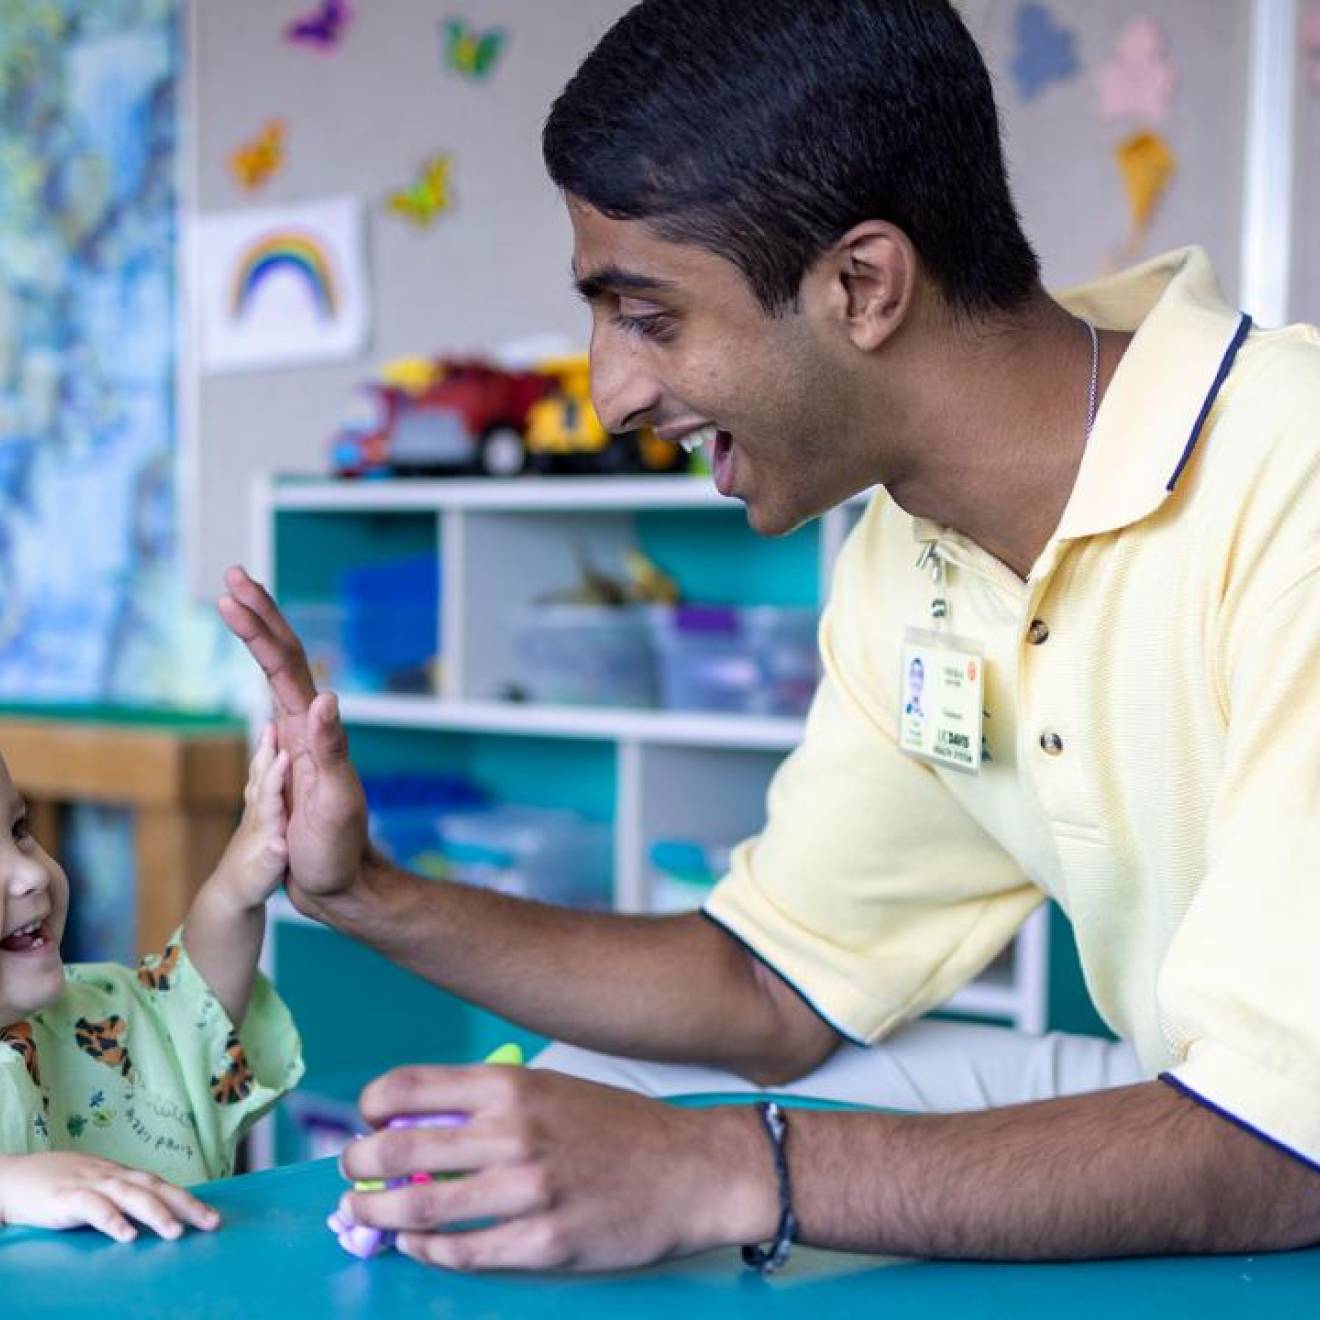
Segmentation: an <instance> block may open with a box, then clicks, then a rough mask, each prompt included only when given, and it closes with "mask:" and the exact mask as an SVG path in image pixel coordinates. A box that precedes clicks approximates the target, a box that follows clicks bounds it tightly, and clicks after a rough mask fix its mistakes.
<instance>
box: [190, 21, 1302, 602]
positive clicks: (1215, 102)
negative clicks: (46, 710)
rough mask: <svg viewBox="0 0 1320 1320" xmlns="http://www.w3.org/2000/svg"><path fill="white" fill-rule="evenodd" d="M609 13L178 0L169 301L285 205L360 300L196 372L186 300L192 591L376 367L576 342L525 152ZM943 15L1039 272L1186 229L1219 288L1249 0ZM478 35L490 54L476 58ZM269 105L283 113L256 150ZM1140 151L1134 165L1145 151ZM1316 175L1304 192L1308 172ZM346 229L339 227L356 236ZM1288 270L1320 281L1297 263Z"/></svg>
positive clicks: (550, 216)
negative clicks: (321, 322)
mask: <svg viewBox="0 0 1320 1320" xmlns="http://www.w3.org/2000/svg"><path fill="white" fill-rule="evenodd" d="M628 7H629V0H450V3H447V4H445V5H436V4H434V3H429V2H427V0H388V3H385V2H383V0H376V2H375V3H370V4H368V3H355V4H353V5H352V6H351V9H349V8H347V7H345V6H344V5H342V4H341V3H336V2H335V0H191V4H190V6H189V11H188V14H187V18H188V26H189V41H188V50H189V58H188V60H187V68H186V75H185V88H186V94H185V96H184V99H183V105H182V111H183V113H182V116H181V118H182V122H183V125H184V128H185V134H186V137H185V153H184V154H185V160H186V161H187V162H188V163H187V167H186V168H185V170H184V175H185V177H184V179H183V190H182V191H183V201H184V220H185V224H184V230H185V235H191V236H192V237H191V238H189V239H188V241H187V242H186V243H185V253H186V254H187V255H186V257H185V269H184V272H183V283H184V285H185V287H186V289H187V290H188V292H187V293H186V294H185V299H186V300H187V299H188V298H192V299H193V300H194V301H195V295H196V291H197V289H198V287H199V286H201V285H203V284H205V283H206V281H207V279H208V278H209V279H210V281H211V285H212V286H213V287H215V288H225V287H228V286H227V285H226V283H225V281H224V280H219V279H217V278H216V277H215V276H214V273H213V272H212V273H210V274H208V270H207V261H206V260H200V261H199V258H198V253H197V246H196V243H195V242H194V241H193V239H195V236H196V234H197V233H198V232H199V226H202V225H203V224H204V223H205V222H211V224H212V232H214V229H215V224H216V222H217V221H218V222H219V225H220V229H222V230H223V228H224V224H225V223H226V219H228V220H233V219H234V218H235V217H237V218H238V219H239V221H240V222H241V220H242V217H243V216H244V214H245V213H246V214H247V215H248V216H249V217H250V216H251V213H252V212H254V211H259V210H265V211H268V212H270V213H272V214H277V213H278V214H282V215H283V216H285V217H286V218H293V219H296V217H297V215H298V214H299V212H298V211H297V210H296V208H299V207H311V208H312V211H311V212H309V214H313V215H315V216H317V217H320V218H322V219H323V220H324V222H325V223H326V224H330V225H331V226H332V227H333V225H334V224H336V223H338V222H335V221H332V220H331V219H329V218H328V217H330V216H331V214H332V212H333V207H334V205H335V204H336V203H339V204H345V203H346V204H348V205H349V207H350V209H351V208H352V206H353V205H356V206H357V208H358V210H359V212H360V215H359V220H358V224H359V226H360V233H359V234H358V236H357V239H356V246H357V248H358V250H359V251H358V256H357V258H356V259H355V260H356V265H355V269H354V271H352V272H350V275H351V276H353V277H354V278H356V279H357V280H358V281H359V283H360V286H361V287H360V292H362V293H363V294H364V299H365V303H366V305H367V306H366V310H365V314H364V316H363V318H362V322H361V324H357V325H355V326H352V327H348V328H347V329H346V330H345V339H344V342H343V343H340V345H339V348H338V349H337V350H336V349H334V348H332V347H328V349H327V351H328V352H330V353H331V354H333V353H334V352H338V353H339V354H340V355H339V356H337V357H335V356H327V357H324V358H320V359H314V360H312V359H309V360H296V361H285V362H279V363H276V362H274V361H268V362H266V363H265V365H262V364H260V363H258V364H255V365H254V364H252V363H250V362H249V363H247V364H246V365H243V364H241V363H240V365H238V366H235V365H234V362H233V361H232V360H230V361H228V362H226V363H225V364H224V365H223V367H222V369H210V368H204V366H203V364H202V362H201V360H200V355H199V351H198V349H199V345H198V335H197V324H196V321H197V318H196V315H194V314H189V315H188V316H186V317H185V329H186V331H187V333H186V334H185V346H184V348H185V351H184V354H183V359H182V371H181V386H180V411H181V423H182V425H181V430H182V445H181V447H182V453H183V462H182V465H181V483H182V487H183V489H182V491H181V506H182V518H183V528H184V535H185V539H186V543H187V553H188V561H189V577H190V581H191V584H192V587H193V590H194V592H195V593H196V594H198V595H199V596H202V597H208V596H213V595H214V594H215V592H216V590H217V586H218V584H219V582H220V575H221V572H222V570H223V567H224V565H225V564H227V563H229V562H232V561H234V560H237V559H241V558H242V557H243V556H244V555H245V553H246V552H247V547H248V545H249V543H250V542H249V522H248V519H249V492H250V489H251V486H252V482H253V478H254V475H255V474H256V473H257V472H259V471H262V470H270V469H274V470H279V471H283V472H320V471H324V470H325V449H326V440H327V437H328V436H329V435H330V434H331V433H332V432H333V430H334V428H335V426H336V424H337V423H338V421H339V420H340V418H341V417H342V415H343V412H344V409H345V407H346V405H347V404H348V402H349V400H350V398H351V395H352V390H353V386H354V385H355V384H356V383H357V382H358V381H359V380H361V379H362V378H363V377H364V376H366V375H368V374H369V373H370V371H371V369H372V368H373V367H374V366H375V365H377V364H378V363H380V362H382V361H385V360H387V359H389V358H391V357H394V356H398V355H402V354H411V353H431V352H441V353H463V352H468V351H489V350H491V349H493V348H495V347H497V346H499V345H501V344H504V343H507V342H508V341H510V340H514V339H517V338H520V337H523V336H533V335H554V336H560V337H567V338H568V339H569V340H572V341H574V342H576V343H579V344H581V343H584V342H585V338H586V333H587V323H586V316H585V312H584V311H583V309H582V308H581V307H580V306H578V305H577V303H576V300H575V298H574V296H573V295H572V292H571V289H570V284H569V257H570V252H571V241H570V235H569V229H568V225H567V221H566V218H565V216H564V214H563V210H562V206H561V204H560V202H559V199H558V197H557V196H556V193H555V191H554V189H553V188H552V187H551V185H550V184H549V182H548V180H547V179H546V177H545V174H544V170H543V167H542V164H541V158H540V128H541V124H542V123H543V121H544V117H545V114H546V112H547V110H548V108H549V105H550V103H551V101H552V100H553V98H554V96H555V95H556V94H557V92H558V91H559V90H560V88H561V87H562V85H563V83H564V82H565V81H566V80H567V79H568V77H570V76H571V74H572V72H573V70H574V69H575V67H576V65H577V63H578V61H579V60H580V58H581V57H582V55H583V54H584V53H585V52H586V51H587V50H588V49H589V48H590V46H591V45H592V44H593V43H594V41H595V39H596V38H597V37H598V36H599V35H600V34H601V33H603V32H604V30H605V29H606V28H607V27H608V26H609V25H610V23H612V22H613V21H614V20H615V19H616V18H617V17H618V16H619V15H620V14H622V13H623V12H624V11H625V10H626V9H627V8H628ZM960 8H961V9H962V11H963V13H964V15H965V17H966V19H967V21H968V24H969V26H970V27H971V29H972V30H973V32H974V34H975V35H976V37H977V39H978V40H979V41H980V42H981V44H982V48H983V50H984V52H985V55H986V58H987V62H988V64H989V66H990V69H991V71H992V75H993V77H994V80H995V84H996V92H997V96H998V98H999V103H1000V108H1001V116H1002V121H1003V125H1004V130H1005V135H1006V143H1007V156H1008V163H1009V168H1010V172H1011V176H1012V182H1013V185H1014V188H1015V191H1016V195H1017V198H1018V202H1019V208H1020V210H1021V212H1022V215H1023V219H1024V222H1025V224H1026V227H1027V230H1028V233H1029V234H1030V235H1031V237H1032V239H1033V241H1034V243H1035V244H1036V247H1037V250H1038V251H1039V253H1040V255H1041V258H1042V262H1043V266H1044V271H1045V277H1046V282H1047V284H1049V285H1051V286H1054V287H1057V286H1062V285H1067V284H1071V283H1075V282H1077V281H1080V280H1085V279H1090V278H1093V277H1095V276H1097V275H1099V274H1101V273H1104V272H1105V271H1106V270H1109V269H1113V268H1115V267H1116V266H1118V265H1121V264H1128V263H1130V262H1131V261H1132V260H1140V259H1143V258H1144V257H1146V256H1151V255H1154V254H1156V253H1158V252H1161V251H1164V250H1166V249H1168V248H1171V247H1176V246H1180V245H1182V244H1186V243H1193V242H1194V243H1199V244H1201V245H1203V246H1204V247H1205V248H1206V249H1207V250H1208V252H1209V254H1210V256H1211V258H1212V260H1213V262H1214V264H1215V266H1216V269H1217V270H1218V272H1219V275H1220V279H1221V282H1222V284H1223V286H1224V289H1225V292H1226V293H1227V294H1228V296H1229V297H1230V298H1233V297H1234V296H1235V295H1236V291H1237V287H1238V276H1239V271H1238V267H1239V249H1240V243H1241V211H1242V181H1243V152H1244V128H1243V119H1244V113H1243V111H1244V102H1245V98H1246V93H1247V55H1246V51H1247V45H1248V43H1247V36H1248V28H1249V21H1250V10H1251V4H1250V0H1145V2H1144V3H1138V2H1137V0H1106V2H1105V3H1104V4H1096V3H1094V0H1041V3H1022V2H1021V0H961V4H960ZM336 12H339V13H341V14H350V15H351V17H350V18H349V20H348V21H347V22H346V23H344V24H342V26H341V28H340V30H339V31H338V34H337V38H336V39H335V40H327V41H325V42H318V41H317V40H316V38H315V37H314V36H309V37H307V38H306V39H303V40H296V41H295V40H290V39H289V37H288V33H289V30H290V25H291V24H296V23H298V22H300V21H304V22H310V23H312V25H313V28H312V30H314V27H315V21H316V20H317V19H318V18H320V17H326V16H329V17H331V18H332V17H333V15H334V14H335V13H336ZM1210 13H1213V19H1211V18H1209V17H1208V15H1209V14H1210ZM453 20H461V21H462V22H464V23H465V24H466V35H467V37H468V40H469V44H468V46H467V47H466V48H465V50H466V56H465V58H466V59H467V65H468V67H467V68H466V70H464V69H462V68H456V67H454V63H453V58H452V57H453V47H452V45H451V42H450V36H449V35H447V32H448V27H447V25H448V24H449V22H451V21H453ZM1137 20H1149V25H1148V29H1147V30H1146V31H1145V37H1146V44H1145V45H1144V46H1143V45H1142V43H1141V42H1140V41H1138V42H1136V43H1133V42H1132V40H1131V36H1132V34H1131V32H1130V31H1129V29H1130V28H1131V25H1132V24H1133V22H1134V21H1137ZM331 27H333V24H331ZM1152 30H1153V32H1154V33H1155V39H1154V42H1153V47H1152V41H1151V31H1152ZM494 33H500V34H502V37H501V40H500V41H499V42H497V43H493V42H491V41H489V40H487V38H488V37H490V36H491V34H494ZM483 41H484V42H485V45H484V46H483V44H482V43H483ZM483 50H484V51H485V52H486V54H487V55H488V56H489V58H488V60H487V64H486V65H485V67H484V68H482V69H481V70H478V69H477V68H476V63H477V62H479V60H480V59H481V52H482V51H483ZM1124 50H1127V51H1128V54H1127V55H1124V54H1123V52H1124ZM1133 50H1135V51H1136V55H1135V56H1134V55H1133V54H1132V51H1133ZM1143 52H1144V54H1143ZM1142 59H1146V61H1147V63H1148V64H1149V63H1150V61H1152V60H1153V62H1154V68H1153V69H1152V68H1150V67H1143V65H1142ZM1105 79H1107V80H1108V81H1109V83H1110V92H1109V93H1108V94H1106V93H1104V92H1102V89H1101V82H1102V80H1105ZM1106 97H1107V99H1106ZM271 121H279V125H280V130H281V132H282V138H281V143H280V145H279V146H278V147H277V148H276V149H274V150H271V149H269V148H270V129H269V125H270V124H271ZM1139 134H1146V135H1154V136H1155V137H1157V138H1158V145H1157V146H1156V147H1155V149H1154V150H1155V157H1156V160H1155V164H1156V167H1157V173H1158V168H1159V167H1160V163H1161V160H1162V161H1163V176H1162V178H1161V179H1160V181H1159V184H1158V187H1156V188H1155V189H1154V195H1153V196H1148V198H1147V204H1146V206H1145V214H1144V217H1143V221H1144V222H1143V223H1142V224H1140V225H1136V224H1135V223H1134V219H1133V211H1132V204H1131V201H1130V198H1129V195H1128V194H1127V193H1126V192H1125V184H1124V180H1123V176H1122V173H1121V170H1120V166H1119V164H1118V163H1117V159H1116V156H1115V152H1116V150H1117V149H1118V148H1119V147H1120V146H1121V144H1123V143H1124V142H1127V141H1128V140H1130V139H1132V138H1133V137H1135V136H1136V135H1139ZM263 135H264V136H263ZM1147 145H1148V146H1149V145H1150V143H1149V141H1148V142H1147ZM236 152H240V153H242V155H241V162H240V163H241V169H240V174H241V170H242V169H246V170H248V171H249V172H254V173H256V174H260V173H261V170H262V169H263V167H264V166H265V165H268V164H269V163H270V162H271V161H272V160H275V161H277V162H278V163H277V165H276V166H275V167H274V168H273V169H272V170H271V172H270V173H269V174H268V175H267V176H266V177H264V179H263V180H262V181H261V182H259V183H258V184H257V185H256V186H254V187H252V188H251V189H250V190H249V189H246V188H245V187H244V186H243V183H242V182H241V178H240V174H236V173H235V153H236ZM1161 152H1163V153H1164V156H1163V157H1161V156H1160V153H1161ZM441 156H443V157H447V161H448V164H447V170H448V173H447V176H446V177H445V178H444V179H443V180H442V183H443V188H444V190H446V192H447V195H448V198H449V200H450V205H449V208H448V209H447V210H446V211H445V212H444V213H443V214H441V215H439V216H438V217H437V218H435V219H434V222H433V223H429V224H423V223H415V222H414V221H413V220H412V219H410V218H409V216H408V215H407V214H406V210H405V211H396V210H392V209H391V208H390V200H389V199H390V198H391V197H393V196H395V195H397V194H400V193H404V194H408V193H411V194H412V195H414V196H419V197H421V198H422V199H423V203H424V201H425V196H426V189H427V169H428V163H429V162H434V161H435V160H436V159H437V157H441ZM1146 169H1147V177H1148V179H1149V177H1151V176H1150V173H1149V170H1150V159H1149V153H1148V158H1147V160H1146ZM1311 186H1312V187H1313V188H1314V189H1320V171H1317V172H1315V177H1314V178H1313V182H1312V185H1311ZM404 205H405V207H406V202H405V203H404ZM318 208H319V209H318ZM341 212H342V205H341ZM335 214H339V212H335ZM345 223H346V224H347V223H348V222H347V221H346V222H345ZM240 227H241V225H240ZM351 227H352V226H351V224H350V225H349V228H350V229H351ZM344 232H345V234H347V230H345V231H344ZM345 242H346V245H347V246H348V247H350V248H351V247H353V246H354V240H353V238H352V236H351V235H348V237H347V238H346V239H345ZM249 247H250V248H251V249H252V253H253V255H252V257H251V259H250V260H249V261H248V262H247V265H246V266H245V267H244V269H245V270H247V272H248V274H249V277H252V278H255V276H256V274H257V273H258V272H260V271H262V270H271V269H273V270H276V271H277V274H276V275H273V276H271V277H270V278H269V279H268V281H267V287H268V288H269V289H270V290H271V291H272V297H273V292H274V290H275V289H276V286H277V284H278V283H279V281H280V280H281V279H283V281H284V294H285V295H287V296H288V297H290V298H293V299H295V301H296V298H297V297H298V296H300V295H298V294H297V292H296V286H295V284H294V283H292V282H291V281H292V278H293V277H292V275H291V273H290V272H291V271H292V270H293V263H294V262H295V260H297V259H299V258H300V257H301V258H303V259H304V260H305V267H306V269H307V270H312V269H314V257H315V254H314V253H313V254H310V255H309V254H308V253H305V252H303V253H301V254H300V253H299V252H298V251H296V250H295V248H296V245H293V244H286V247H285V248H283V249H279V248H278V244H277V245H276V247H277V250H276V251H275V252H274V254H273V255H271V254H270V253H269V252H267V256H268V257H269V259H270V261H271V262H281V261H282V262H284V263H285V264H284V265H282V266H280V265H268V266H266V267H261V266H259V264H258V254H257V246H256V244H255V243H250V244H249ZM220 250H221V249H219V248H217V247H216V246H215V244H214V243H213V244H212V245H211V246H210V247H209V248H208V253H209V254H210V258H211V260H212V263H214V261H215V260H218V259H222V260H229V258H224V257H222V258H215V256H214V254H215V253H216V252H218V251H220ZM244 250H245V251H246V250H247V249H244ZM263 251H264V250H263ZM279 272H282V274H281V273H279ZM285 276H288V278H285ZM1300 278H1302V277H1301V275H1300V273H1299V279H1300ZM1307 278H1308V279H1310V281H1311V283H1310V285H1309V287H1310V288H1311V289H1313V290H1315V291H1317V292H1320V283H1317V281H1316V276H1315V275H1314V274H1312V275H1310V276H1308V277H1307ZM232 282H233V281H232V280H231V281H230V283H232ZM351 282H352V281H351V279H349V280H348V283H350V284H351ZM244 287H247V288H249V289H250V288H251V287H252V283H251V279H249V283H248V284H247V285H245V286H244ZM235 296H238V295H237V294H236V295H235ZM262 296H263V297H265V296H266V295H264V294H263V295H262ZM302 296H309V295H307V294H306V290H304V295H302ZM1309 296H1310V297H1311V299H1312V302H1315V301H1316V299H1315V296H1314V294H1312V295H1309ZM361 301H362V300H360V302H361ZM269 305H273V304H268V306H269ZM359 310H361V307H359ZM291 314H294V315H296V314H297V309H296V308H293V309H292V310H291ZM1313 314H1314V313H1313ZM345 344H347V345H348V346H347V347H345Z"/></svg>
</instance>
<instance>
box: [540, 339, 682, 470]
mask: <svg viewBox="0 0 1320 1320" xmlns="http://www.w3.org/2000/svg"><path fill="white" fill-rule="evenodd" d="M536 369H537V370H538V371H540V372H541V373H542V374H543V375H545V376H546V377H547V378H549V379H550V380H551V381H553V387H552V389H551V392H550V393H549V394H547V395H546V397H545V398H543V399H541V400H539V401H538V402H537V403H535V404H533V405H532V408H531V410H530V412H529V413H528V418H527V449H528V453H529V454H530V455H531V460H532V466H533V467H534V468H535V469H536V470H537V471H538V472H546V473H576V474H582V473H611V472H629V473H648V472H654V473H665V472H685V471H687V467H688V455H687V452H686V451H685V450H684V449H683V447H682V446H681V445H678V444H675V443H674V442H673V441H670V440H662V439H661V438H660V437H659V436H658V435H656V433H655V432H654V431H653V430H652V429H651V428H650V427H649V426H648V427H643V428H642V429H641V430H637V431H626V432H624V433H622V434H619V435H613V434H611V433H610V432H609V431H607V430H606V429H605V427H604V424H603V423H602V422H601V420H600V418H599V416H597V414H596V409H595V408H594V407H593V406H592V403H591V367H590V363H589V359H588V357H587V354H585V353H573V354H566V355H564V356H562V357H553V358H543V359H542V360H541V361H540V362H538V363H537V365H536Z"/></svg>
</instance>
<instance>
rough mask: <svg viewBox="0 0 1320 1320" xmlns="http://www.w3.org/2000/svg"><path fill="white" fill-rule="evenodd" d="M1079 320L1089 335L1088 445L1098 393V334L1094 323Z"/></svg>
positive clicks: (1084, 319)
mask: <svg viewBox="0 0 1320 1320" xmlns="http://www.w3.org/2000/svg"><path fill="white" fill-rule="evenodd" d="M1080 320H1081V322H1082V324H1083V325H1084V326H1085V327H1086V328H1087V330H1088V332H1089V333H1090V335H1091V388H1090V391H1089V392H1088V394H1087V398H1086V440H1087V443H1089V442H1090V439H1091V428H1092V427H1093V426H1094V425H1095V409H1096V402H1097V396H1098V395H1099V393H1100V332H1099V331H1098V330H1097V329H1096V328H1095V322H1093V321H1088V320H1087V318H1086V317H1084V316H1083V317H1081V318H1080Z"/></svg>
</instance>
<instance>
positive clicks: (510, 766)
mask: <svg viewBox="0 0 1320 1320" xmlns="http://www.w3.org/2000/svg"><path fill="white" fill-rule="evenodd" d="M348 733H349V744H350V747H351V749H352V755H353V762H354V764H355V765H356V766H357V767H358V770H359V771H360V772H361V773H362V774H409V773H412V774H420V773H425V772H432V773H439V772H445V771H448V772H456V773H463V774H466V775H467V776H469V778H471V779H473V780H475V781H476V783H478V784H480V785H481V787H482V788H485V789H486V790H487V791H489V792H490V793H491V794H493V795H494V796H495V797H496V798H497V799H499V800H500V801H504V802H517V803H519V804H521V805H524V806H529V807H565V808H568V809H569V810H572V811H577V812H580V813H581V814H582V815H584V816H588V817H590V818H591V819H592V820H612V819H613V818H614V811H615V792H614V789H615V753H614V744H613V743H608V742H598V741H592V740H587V739H576V738H527V737H520V736H517V735H511V734H500V733H450V732H439V731H435V730H430V729H399V728H381V727H377V726H374V725H350V726H349V731H348Z"/></svg>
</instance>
